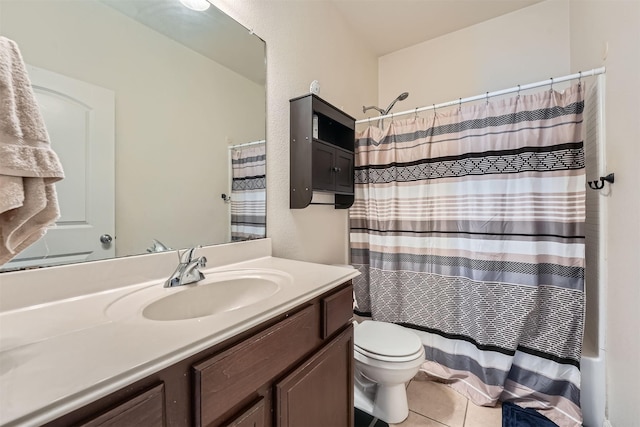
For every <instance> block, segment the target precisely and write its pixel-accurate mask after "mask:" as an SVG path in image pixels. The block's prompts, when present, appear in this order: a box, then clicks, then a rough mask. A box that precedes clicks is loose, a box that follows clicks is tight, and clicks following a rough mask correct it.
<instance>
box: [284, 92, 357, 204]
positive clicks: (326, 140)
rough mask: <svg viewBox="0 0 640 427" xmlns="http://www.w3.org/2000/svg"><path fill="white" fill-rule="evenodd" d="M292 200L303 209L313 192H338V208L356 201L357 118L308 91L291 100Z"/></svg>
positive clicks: (292, 202)
mask: <svg viewBox="0 0 640 427" xmlns="http://www.w3.org/2000/svg"><path fill="white" fill-rule="evenodd" d="M290 115H291V117H290V119H291V124H290V136H291V140H290V144H291V158H290V160H291V163H290V164H291V167H290V172H291V176H290V192H289V193H290V196H289V197H290V198H289V200H290V203H289V206H290V208H291V209H302V208H305V207H307V206H309V205H310V204H331V203H312V202H311V200H312V198H313V192H314V191H317V192H328V193H333V194H334V195H335V203H333V206H334V207H335V208H336V209H347V208H349V207H351V205H352V204H353V175H354V172H353V166H354V164H353V163H354V154H353V149H354V139H355V119H354V118H353V117H351V116H350V115H348V114H346V113H344V112H343V111H341V110H339V109H338V108H336V107H334V106H333V105H331V104H329V103H328V102H326V101H324V100H323V99H322V98H320V97H318V96H316V95H314V94H308V95H304V96H301V97H298V98H294V99H291V100H290Z"/></svg>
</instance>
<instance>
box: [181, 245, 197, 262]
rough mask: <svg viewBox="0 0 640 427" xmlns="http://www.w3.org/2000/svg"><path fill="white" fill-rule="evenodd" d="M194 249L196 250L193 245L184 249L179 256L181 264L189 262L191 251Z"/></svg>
mask: <svg viewBox="0 0 640 427" xmlns="http://www.w3.org/2000/svg"><path fill="white" fill-rule="evenodd" d="M195 250H196V247H193V248H191V249H186V250H185V251H184V252H183V253H182V255H181V256H180V262H181V263H182V264H189V263H190V262H191V261H192V260H193V252H194V251H195Z"/></svg>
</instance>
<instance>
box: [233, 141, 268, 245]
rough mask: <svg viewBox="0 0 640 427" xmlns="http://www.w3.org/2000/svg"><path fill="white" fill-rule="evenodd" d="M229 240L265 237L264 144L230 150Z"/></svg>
mask: <svg viewBox="0 0 640 427" xmlns="http://www.w3.org/2000/svg"><path fill="white" fill-rule="evenodd" d="M231 167H232V178H231V241H234V242H235V241H239V240H247V239H259V238H262V237H266V220H267V211H266V194H267V191H266V188H267V187H266V175H265V173H266V171H265V144H264V143H262V144H259V145H257V146H250V147H244V148H242V149H232V152H231Z"/></svg>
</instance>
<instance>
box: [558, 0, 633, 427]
mask: <svg viewBox="0 0 640 427" xmlns="http://www.w3.org/2000/svg"><path fill="white" fill-rule="evenodd" d="M570 28H571V68H572V72H578V71H579V70H585V69H587V68H593V67H596V66H601V65H604V66H606V67H607V73H606V93H605V97H606V101H605V102H606V119H605V120H606V140H607V142H606V143H607V154H606V156H607V167H606V171H607V172H615V174H616V182H615V184H614V185H613V186H611V194H610V196H609V197H607V198H606V203H607V209H608V216H609V220H608V222H607V228H606V231H605V232H606V234H607V242H606V246H607V249H606V251H607V252H606V257H607V263H606V268H607V292H606V294H607V295H606V299H607V332H606V345H605V347H606V362H607V393H608V396H607V406H608V408H607V418H608V419H609V420H610V421H611V425H613V426H615V427H618V426H620V427H623V426H640V393H638V383H640V363H639V362H638V361H639V360H640V333H639V332H638V325H640V310H638V307H639V306H640V273H638V266H640V191H639V190H638V184H640V179H639V178H638V158H639V156H640V145H639V143H640V124H639V122H638V112H639V111H640V77H639V76H640V2H638V1H636V0H633V1H572V2H571V21H570ZM596 178H597V177H596ZM589 179H594V178H589Z"/></svg>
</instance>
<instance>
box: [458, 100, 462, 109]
mask: <svg viewBox="0 0 640 427" xmlns="http://www.w3.org/2000/svg"><path fill="white" fill-rule="evenodd" d="M458 111H462V98H458Z"/></svg>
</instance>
